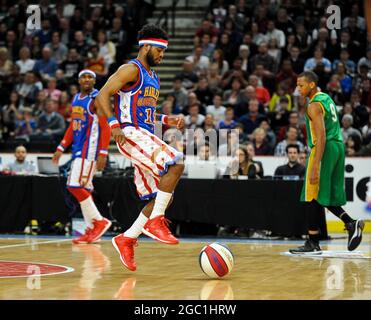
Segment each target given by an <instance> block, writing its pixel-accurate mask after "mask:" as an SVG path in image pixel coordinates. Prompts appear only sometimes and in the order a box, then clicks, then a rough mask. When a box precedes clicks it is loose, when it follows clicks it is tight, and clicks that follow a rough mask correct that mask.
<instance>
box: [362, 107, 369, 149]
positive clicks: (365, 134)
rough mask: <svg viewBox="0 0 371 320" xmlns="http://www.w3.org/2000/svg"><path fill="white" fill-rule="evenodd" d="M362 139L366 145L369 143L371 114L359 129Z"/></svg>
mask: <svg viewBox="0 0 371 320" xmlns="http://www.w3.org/2000/svg"><path fill="white" fill-rule="evenodd" d="M361 132H362V138H363V140H364V141H365V142H366V143H369V142H371V112H370V113H369V116H368V122H367V124H365V125H364V126H363V127H362V128H361Z"/></svg>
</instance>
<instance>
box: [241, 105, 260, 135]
mask: <svg viewBox="0 0 371 320" xmlns="http://www.w3.org/2000/svg"><path fill="white" fill-rule="evenodd" d="M262 119H265V117H264V115H262V114H260V113H259V101H258V100H257V99H254V100H253V99H252V100H250V101H249V112H248V113H247V114H245V115H243V116H242V117H240V118H239V119H238V122H240V123H242V124H243V126H244V132H245V133H246V134H248V135H250V134H251V133H252V132H253V131H254V130H255V129H256V128H257V127H259V125H260V122H261V121H262Z"/></svg>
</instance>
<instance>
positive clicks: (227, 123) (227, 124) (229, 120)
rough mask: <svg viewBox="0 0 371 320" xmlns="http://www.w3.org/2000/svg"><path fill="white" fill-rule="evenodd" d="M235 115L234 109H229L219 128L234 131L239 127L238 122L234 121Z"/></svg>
mask: <svg viewBox="0 0 371 320" xmlns="http://www.w3.org/2000/svg"><path fill="white" fill-rule="evenodd" d="M233 118H234V113H233V108H231V107H229V108H227V109H226V110H225V113H224V120H221V121H220V122H219V125H218V126H217V127H218V128H219V130H220V129H229V130H230V129H234V128H236V126H237V122H236V121H235V120H233Z"/></svg>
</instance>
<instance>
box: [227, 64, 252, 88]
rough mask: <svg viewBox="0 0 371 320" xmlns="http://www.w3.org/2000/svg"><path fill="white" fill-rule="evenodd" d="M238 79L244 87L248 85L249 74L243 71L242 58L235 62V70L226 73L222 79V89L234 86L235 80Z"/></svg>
mask: <svg viewBox="0 0 371 320" xmlns="http://www.w3.org/2000/svg"><path fill="white" fill-rule="evenodd" d="M235 78H237V79H238V80H239V81H240V82H241V84H242V86H243V87H245V86H247V85H248V82H247V72H245V71H243V70H242V58H241V57H237V58H236V59H235V60H234V61H233V69H231V70H229V71H228V72H226V73H225V74H224V76H223V78H222V88H223V89H229V88H230V87H231V85H232V81H233V79H235Z"/></svg>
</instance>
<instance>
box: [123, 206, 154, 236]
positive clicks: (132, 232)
mask: <svg viewBox="0 0 371 320" xmlns="http://www.w3.org/2000/svg"><path fill="white" fill-rule="evenodd" d="M147 221H148V218H147V217H146V216H145V215H144V213H143V212H141V213H139V216H138V218H137V220H135V221H134V223H133V224H132V226H131V227H130V228H129V229H128V230H126V231H125V232H124V236H125V237H129V238H138V237H139V236H140V234H141V233H142V229H143V227H144V225H145V224H146V222H147Z"/></svg>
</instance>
